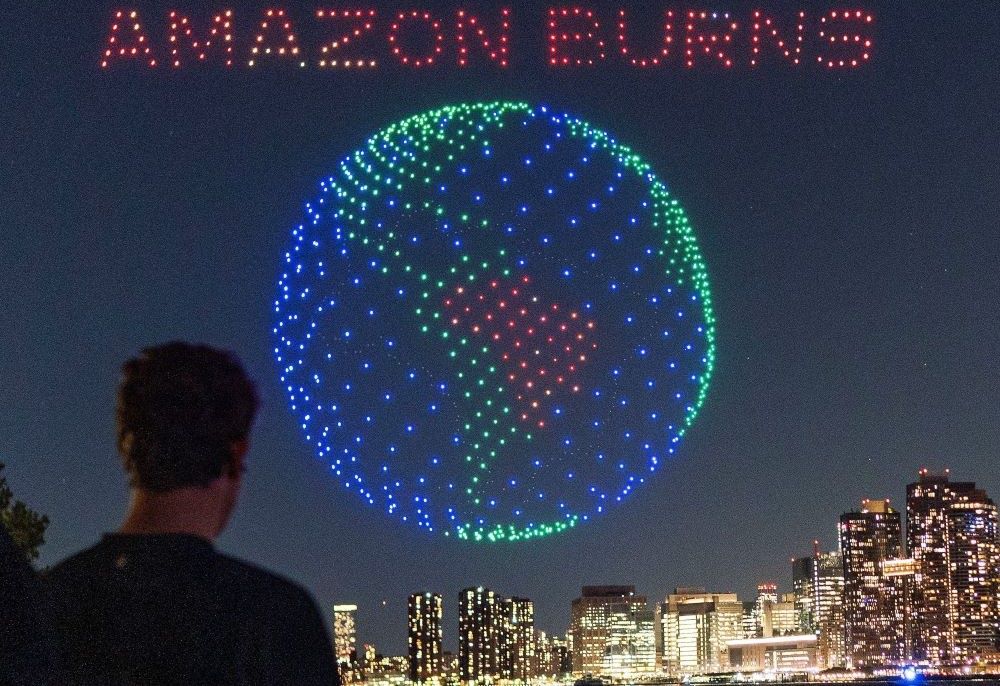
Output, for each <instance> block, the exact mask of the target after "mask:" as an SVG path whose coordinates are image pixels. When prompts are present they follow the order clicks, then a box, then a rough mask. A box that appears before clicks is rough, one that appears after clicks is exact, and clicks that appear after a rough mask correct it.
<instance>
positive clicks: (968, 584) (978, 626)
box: [948, 490, 1000, 663]
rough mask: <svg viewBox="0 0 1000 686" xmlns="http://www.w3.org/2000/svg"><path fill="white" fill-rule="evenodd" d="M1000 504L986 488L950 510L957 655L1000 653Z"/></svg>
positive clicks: (962, 659) (951, 598) (969, 659)
mask: <svg viewBox="0 0 1000 686" xmlns="http://www.w3.org/2000/svg"><path fill="white" fill-rule="evenodd" d="M997 520H998V517H997V506H996V505H995V504H994V503H993V501H992V500H990V499H989V498H988V497H987V496H986V493H985V492H984V491H981V490H976V491H973V492H972V493H969V494H968V495H967V496H965V497H962V498H959V499H956V500H955V502H953V503H952V504H951V510H950V512H949V513H948V528H949V534H950V535H949V538H948V558H949V567H950V569H949V572H950V576H951V589H950V593H949V597H948V607H949V610H950V615H951V617H952V618H953V627H954V652H953V659H955V660H957V661H959V662H964V663H968V662H974V661H976V660H977V659H980V658H983V657H986V656H987V655H989V656H991V657H992V658H993V659H996V658H997V657H1000V550H998V543H1000V541H998V537H997V533H998V531H1000V524H998V521H997Z"/></svg>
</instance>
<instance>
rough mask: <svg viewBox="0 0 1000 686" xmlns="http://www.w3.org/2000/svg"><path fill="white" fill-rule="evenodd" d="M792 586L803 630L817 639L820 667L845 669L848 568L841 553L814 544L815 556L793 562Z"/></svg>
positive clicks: (816, 543)
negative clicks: (845, 603) (845, 566)
mask: <svg viewBox="0 0 1000 686" xmlns="http://www.w3.org/2000/svg"><path fill="white" fill-rule="evenodd" d="M792 583H793V585H794V587H795V603H796V608H797V610H798V617H799V626H800V630H801V631H802V632H803V633H813V634H816V636H817V643H816V651H817V662H818V664H819V665H820V666H821V667H823V668H825V669H829V668H832V667H843V666H844V665H845V664H846V655H845V649H844V609H843V598H844V566H843V560H842V559H841V556H840V551H833V552H829V553H821V552H820V551H819V544H818V542H813V554H812V556H811V557H800V558H798V559H796V560H794V561H793V562H792Z"/></svg>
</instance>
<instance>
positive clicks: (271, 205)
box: [0, 0, 1000, 653]
mask: <svg viewBox="0 0 1000 686" xmlns="http://www.w3.org/2000/svg"><path fill="white" fill-rule="evenodd" d="M73 4H75V5H77V6H76V7H67V6H64V5H65V3H31V4H30V5H29V4H22V6H19V7H18V8H17V9H16V10H8V11H7V12H5V17H4V21H3V24H2V26H0V93H2V97H3V107H0V151H2V155H3V157H2V173H0V228H2V232H0V254H2V255H3V258H2V259H3V262H4V266H5V268H4V269H3V273H2V275H0V284H2V292H3V294H4V298H5V303H4V307H3V308H2V309H0V323H2V326H0V331H3V344H2V346H0V393H2V395H0V397H2V402H0V461H3V462H6V463H7V472H8V479H9V481H10V483H11V484H12V486H13V488H14V490H15V493H16V495H17V496H18V497H19V498H21V499H23V500H25V501H27V502H28V503H29V504H31V505H32V506H33V507H35V508H37V509H38V510H40V511H42V512H45V513H47V514H48V515H49V516H50V518H51V519H52V524H51V526H50V528H49V531H48V534H47V543H46V545H45V547H44V549H43V553H42V560H41V561H42V563H43V564H52V563H54V562H56V561H58V560H60V559H62V558H63V557H65V556H66V555H68V554H70V553H72V552H74V551H76V550H78V549H80V548H82V547H84V546H87V545H89V544H91V543H92V542H93V541H94V540H95V539H96V538H97V537H98V536H99V535H100V534H101V532H104V531H108V530H112V529H114V528H115V527H116V526H117V523H118V522H119V520H120V517H121V513H122V510H123V507H124V504H125V499H126V490H125V483H124V479H123V477H122V475H121V471H120V468H119V462H118V458H117V456H116V454H115V450H114V439H113V436H114V425H113V404H114V391H115V386H116V384H117V380H118V373H119V367H120V365H121V363H122V361H123V360H125V359H126V358H128V357H130V356H132V355H134V354H135V353H136V352H137V351H138V350H139V349H140V348H141V347H143V346H146V345H149V344H153V343H157V342H162V341H166V340H169V339H174V338H182V339H190V340H198V341H204V342H207V343H211V344H215V345H219V346H224V347H227V348H231V349H233V350H235V351H236V352H237V353H238V354H239V355H240V357H241V358H242V359H243V360H244V362H245V364H246V366H247V367H248V369H249V370H250V371H251V373H252V374H253V376H254V377H255V378H256V379H257V381H258V383H259V387H260V389H261V393H262V396H263V399H264V402H263V408H262V412H261V415H260V417H259V420H258V423H257V426H256V429H255V432H254V435H253V449H252V452H251V456H250V462H249V471H248V475H247V482H246V489H245V493H244V495H243V498H242V501H241V505H240V509H239V510H238V512H237V514H236V517H235V519H234V521H233V523H232V525H231V526H230V528H229V530H228V531H227V532H226V533H225V534H224V536H223V537H222V539H221V540H220V547H221V548H222V549H223V550H225V551H227V552H230V553H232V554H234V555H237V556H241V557H244V558H247V559H249V560H252V561H254V562H257V563H260V564H262V565H265V566H267V567H270V568H273V569H275V570H277V571H279V572H281V573H283V574H285V575H287V576H289V577H291V578H293V579H295V580H297V581H299V582H301V583H303V584H304V585H305V586H307V587H308V588H309V589H310V590H311V591H312V592H313V593H314V595H315V596H316V598H317V600H318V601H319V602H320V604H321V605H322V606H323V607H324V608H325V609H327V611H329V607H330V606H331V605H332V604H333V603H335V602H356V603H357V604H358V605H359V606H360V611H359V639H360V640H361V641H364V642H374V643H376V644H377V646H378V647H379V648H380V650H381V651H383V652H387V653H396V652H401V651H403V650H404V647H405V613H406V609H405V600H406V596H407V594H408V593H410V592H412V591H416V590H432V591H438V592H441V593H443V594H444V597H445V608H446V613H447V615H448V620H447V623H446V631H445V635H446V644H448V645H452V646H453V645H454V643H455V640H454V636H455V633H456V625H457V615H456V610H455V605H456V599H457V594H458V591H459V589H460V588H462V587H464V586H468V585H476V584H486V585H489V586H490V587H492V588H494V589H495V590H497V591H498V592H500V593H503V594H505V595H520V596H527V597H529V598H532V599H534V600H535V602H536V621H537V624H538V626H539V627H540V628H543V629H546V630H552V631H558V632H561V631H563V630H564V629H565V628H566V625H567V624H568V619H569V602H570V600H571V599H572V598H573V597H575V596H576V595H577V594H578V592H579V587H580V586H581V585H583V584H599V583H634V584H635V585H636V586H637V588H638V590H639V591H640V592H642V593H645V594H647V595H648V596H649V597H650V598H661V597H662V596H664V595H665V594H666V593H668V592H670V590H671V589H672V588H674V587H675V586H681V585H703V586H707V587H709V588H711V589H713V590H718V591H729V590H733V591H737V592H739V593H740V594H741V596H743V597H745V598H747V599H749V598H751V597H752V593H753V588H754V587H755V585H756V584H757V583H758V582H759V581H763V580H776V581H778V583H779V584H780V585H781V586H782V587H783V588H784V589H786V590H790V565H789V563H788V560H789V558H790V557H792V556H796V555H801V554H808V552H809V551H810V550H811V542H812V540H813V539H814V538H818V539H819V541H820V543H821V545H822V546H823V547H824V548H832V547H834V546H835V528H834V527H835V523H836V519H837V516H838V515H839V514H840V513H841V512H843V511H846V510H848V509H851V508H853V507H856V506H857V504H858V501H859V500H860V499H861V498H863V497H890V498H892V499H894V500H896V501H897V502H901V501H902V499H903V496H904V484H905V483H907V482H908V481H910V480H913V478H915V476H916V472H917V469H919V468H920V467H922V466H928V467H931V468H943V467H950V468H951V470H952V474H953V475H954V476H955V477H956V478H960V479H966V480H975V481H978V482H979V483H980V484H981V485H982V486H983V487H985V488H986V489H987V491H988V492H990V493H991V494H992V495H993V496H994V497H995V498H996V497H1000V474H998V472H997V469H996V465H997V458H998V454H997V451H998V446H1000V428H998V427H1000V409H998V408H1000V362H998V357H997V352H996V351H997V350H998V348H1000V304H998V303H1000V276H998V274H1000V271H998V269H1000V234H998V232H997V219H998V217H1000V174H998V172H997V169H998V165H1000V116H998V110H997V103H998V102H1000V72H998V69H997V67H998V64H1000V43H998V41H997V36H998V35H1000V8H998V7H997V6H996V5H995V4H994V3H990V2H967V1H960V2H948V3H945V2H936V3H928V2H916V3H905V4H906V9H905V10H901V9H900V8H899V7H898V5H899V3H889V2H875V1H874V0H869V2H868V3H867V5H866V7H867V8H869V9H871V10H872V11H873V12H874V13H875V15H876V17H877V22H876V27H877V28H876V32H875V49H874V51H873V58H872V61H871V63H870V64H868V65H867V66H865V67H863V68H861V69H858V70H856V71H843V72H836V73H831V72H827V71H825V70H822V69H821V68H819V67H817V66H815V65H813V64H811V63H810V64H807V65H805V66H803V67H801V68H799V69H797V70H795V69H792V68H790V67H788V66H787V65H784V64H781V63H779V62H778V61H777V59H775V58H772V59H771V62H770V63H769V64H768V65H767V66H765V67H762V68H760V69H758V70H757V71H751V70H750V69H749V67H748V66H747V63H746V62H747V60H746V57H745V52H743V53H740V54H739V60H740V62H739V64H737V66H736V67H734V69H733V70H732V71H731V72H729V73H723V72H722V71H721V70H719V69H717V68H714V67H710V66H708V65H705V66H704V67H702V68H698V69H695V70H692V71H690V72H685V71H683V70H682V69H681V68H679V67H678V66H677V64H676V63H674V64H673V65H671V66H665V67H661V68H660V69H659V70H652V71H648V72H642V71H639V70H636V69H632V68H631V67H627V66H624V65H622V64H621V63H620V61H618V60H617V59H609V60H608V62H607V64H605V65H603V66H600V67H598V68H596V69H587V68H569V69H562V70H550V69H548V68H547V67H546V66H545V62H544V54H545V53H544V50H545V47H544V45H543V43H542V41H541V39H540V36H541V35H542V31H543V24H544V12H545V7H547V5H545V4H543V3H534V2H533V3H524V4H523V5H521V4H519V5H518V6H517V7H516V8H515V12H514V15H513V22H514V28H513V31H512V37H511V65H510V66H509V67H508V68H507V70H506V71H501V70H499V69H498V68H496V67H494V66H492V65H489V64H486V63H484V62H478V63H477V64H476V65H475V66H472V65H470V67H468V68H467V69H466V70H464V71H459V70H457V69H456V68H454V67H452V66H442V67H440V68H438V67H434V68H432V69H429V70H421V71H420V72H414V71H412V70H408V69H403V68H399V67H393V66H392V59H391V55H390V54H389V53H388V51H387V49H386V48H385V46H384V43H380V44H379V45H378V51H379V52H378V57H379V59H380V61H381V62H382V65H383V66H380V67H378V68H376V69H374V70H370V71H366V72H352V73H344V72H325V71H320V70H318V69H316V68H312V69H307V70H296V69H295V68H291V67H283V66H279V65H265V66H261V67H259V68H255V69H254V70H248V69H246V68H245V67H241V68H236V69H234V70H233V71H232V72H226V71H224V70H222V69H218V68H210V67H209V68H202V69H196V68H191V69H185V70H182V71H179V72H171V71H169V70H168V69H166V68H164V67H163V66H160V67H158V68H157V69H156V70H149V69H146V68H141V67H138V66H135V65H132V66H124V65H122V66H119V67H117V68H114V69H112V70H110V71H106V72H105V71H102V70H101V69H100V68H99V66H98V63H99V59H100V54H101V51H102V50H103V47H104V42H105V40H106V32H107V27H108V24H109V19H110V16H111V12H112V9H115V8H117V7H118V6H117V5H114V4H112V3H103V2H102V3H73ZM222 6H223V5H221V4H220V5H218V7H222ZM231 6H232V7H234V9H235V10H236V11H237V21H236V25H237V34H238V35H237V43H236V46H237V47H236V53H237V55H238V56H239V57H243V56H244V53H245V48H246V42H245V39H246V38H247V34H248V33H249V31H250V30H251V29H250V26H251V25H252V24H251V18H253V19H254V20H256V18H258V17H259V16H260V5H257V4H253V3H243V4H236V3H233V4H232V5H231ZM366 6H367V5H366ZM375 6H377V7H378V8H379V10H380V11H383V12H385V13H388V11H389V10H398V9H399V8H401V7H404V5H401V4H399V3H393V4H391V5H390V4H382V5H375ZM458 6H459V4H457V3H447V4H446V3H437V2H434V3H423V5H422V7H428V8H430V9H432V10H435V11H438V12H439V13H440V14H441V16H442V17H443V18H449V19H450V17H451V16H452V12H453V11H454V10H455V9H456V8H457V7H458ZM466 6H468V7H473V5H471V4H470V5H466ZM625 6H627V7H630V9H631V11H632V12H633V13H635V14H641V12H652V10H651V9H649V8H641V7H639V4H638V3H634V4H633V5H631V6H630V5H625ZM657 6H660V5H657ZM671 6H674V7H678V8H681V7H683V8H685V9H686V8H687V6H686V5H677V4H676V3H671ZM763 6H764V7H768V8H776V9H782V8H783V9H784V10H786V11H787V10H790V9H798V8H800V7H801V8H802V9H805V10H806V11H807V12H809V13H812V14H818V13H819V12H821V11H823V10H826V9H828V5H826V4H824V3H819V2H815V1H814V0H809V2H806V0H803V2H801V3H800V4H794V3H792V4H789V3H777V2H772V3H763ZM123 7H124V5H123ZM136 7H137V8H138V9H139V10H140V12H141V15H142V17H143V19H144V23H145V24H146V27H147V28H148V32H149V34H150V36H151V37H153V38H154V39H155V40H156V41H157V43H156V45H162V36H163V34H164V33H165V27H164V22H163V16H164V15H165V14H166V10H168V9H172V8H174V6H173V5H171V6H168V5H167V4H165V3H161V2H157V1H149V2H143V3H141V4H137V5H136ZM284 7H286V8H287V9H288V11H289V12H290V14H291V16H292V17H293V18H294V19H296V20H298V21H300V23H301V24H302V26H303V29H302V33H303V34H304V36H305V34H308V33H309V31H311V30H315V27H313V29H308V28H307V27H308V26H309V25H310V21H309V17H310V13H311V11H312V10H313V9H315V7H316V5H309V4H298V3H296V4H292V3H286V4H285V5H284ZM405 7H407V8H409V7H410V5H405ZM618 7H619V5H618V4H607V5H606V6H605V7H604V9H603V10H602V12H604V15H605V16H607V17H611V16H613V14H614V12H616V10H617V8H618ZM663 7H666V5H663ZM754 7H755V6H751V5H749V4H747V3H743V2H729V3H725V7H723V5H722V4H719V6H718V8H717V9H720V10H721V9H727V10H730V11H731V12H733V14H734V18H735V19H736V20H737V21H738V22H739V23H740V26H741V30H745V29H746V24H747V17H748V16H749V13H750V10H751V9H753V8H754ZM212 8H213V9H215V6H214V5H213V6H212ZM708 9H711V8H708ZM195 16H197V17H198V18H199V20H200V19H201V18H202V16H201V15H198V14H196V15H195ZM609 23H610V22H609V21H607V20H605V24H609ZM647 23H648V22H647ZM447 24H450V20H449V21H448V22H446V25H447ZM449 30H450V29H449ZM379 35H380V36H383V37H384V35H385V33H384V32H380V33H379ZM643 35H644V34H643ZM640 38H641V36H640ZM736 45H737V48H738V49H742V50H744V51H745V50H746V45H747V43H746V37H745V35H744V36H742V40H740V41H738V42H737V44H736ZM612 47H614V46H613V45H612ZM453 51H454V42H453V41H452V40H451V39H450V37H449V40H448V42H447V43H446V45H445V53H444V57H443V58H442V59H443V61H444V62H446V63H450V62H451V61H453V60H454V52H453ZM814 51H815V45H810V44H809V43H808V42H807V44H806V54H807V55H809V56H811V55H814V54H815V52H814ZM811 59H814V58H811ZM496 99H516V100H525V101H529V102H533V103H544V104H548V105H551V106H552V107H554V108H557V109H565V110H568V111H571V112H573V113H574V114H577V115H579V116H581V117H583V118H585V119H587V120H588V121H590V122H591V123H593V124H594V125H596V126H598V127H601V128H604V129H606V130H609V131H611V132H613V133H614V134H615V135H616V136H617V138H618V139H619V140H620V141H622V142H624V143H627V144H629V145H630V146H632V147H633V148H634V149H635V150H636V151H637V152H639V153H640V154H641V155H642V156H643V157H644V158H645V159H646V160H648V161H649V162H651V164H652V165H653V167H654V168H655V169H656V170H657V171H658V173H659V174H660V176H661V178H663V179H664V180H665V181H666V183H667V184H668V185H669V187H670V189H671V192H672V193H673V194H674V195H675V196H676V197H677V198H678V199H679V200H680V201H681V203H682V204H683V206H684V208H685V210H686V212H687V214H688V217H689V219H690V221H691V223H692V225H693V226H694V229H695V231H696V234H697V236H698V238H699V241H700V245H701V249H702V253H703V256H704V258H705V262H706V264H707V265H708V270H709V274H710V277H711V281H712V293H713V297H714V305H715V314H716V317H717V339H716V342H717V358H716V367H715V375H714V378H713V380H712V386H711V389H710V392H709V396H708V399H707V402H706V403H705V406H704V407H703V408H702V410H701V413H700V415H699V417H698V420H697V421H696V422H695V424H694V426H693V428H692V430H691V431H690V432H689V433H688V435H687V436H686V437H685V441H684V444H683V446H682V449H681V450H680V453H679V455H678V456H677V457H675V458H672V460H671V461H670V462H669V463H668V464H666V465H665V466H664V467H663V468H662V469H661V470H660V471H658V472H657V474H656V475H655V476H654V478H653V479H652V480H651V481H650V482H649V483H647V484H646V485H645V486H643V487H642V488H641V489H640V491H639V492H638V493H637V494H636V495H634V496H633V497H631V498H630V501H629V502H628V503H627V504H626V505H624V506H622V507H620V508H618V509H616V510H615V511H613V512H611V513H609V514H607V515H606V516H604V517H602V518H600V519H598V520H596V521H592V522H590V523H588V524H586V525H584V526H580V527H577V528H576V529H574V530H572V531H570V532H567V533H562V534H559V535H557V536H554V537H550V538H547V539H545V540H540V541H532V542H528V543H516V544H497V545H483V544H479V545H476V544H471V543H462V542H458V541H455V540H448V539H445V538H443V537H440V536H437V535H428V534H426V533H425V532H423V531H420V530H418V529H417V528H416V527H413V526H409V525H405V524H402V523H400V522H398V521H397V520H396V519H395V518H392V517H389V516H387V515H386V514H385V512H384V511H383V510H382V509H380V508H374V507H369V506H367V505H364V504H363V503H362V502H361V500H360V499H359V498H358V496H357V494H355V493H350V492H348V491H346V490H344V488H343V487H342V486H341V485H339V484H338V483H336V481H335V480H334V479H332V478H330V475H329V469H328V467H326V466H325V465H324V464H322V463H321V462H319V461H317V460H315V459H314V458H313V457H312V452H311V450H310V448H309V447H308V446H307V445H306V444H305V443H304V442H303V441H302V438H301V436H300V432H299V430H298V427H297V426H296V423H295V420H294V418H293V416H292V415H291V414H289V412H288V411H287V409H286V398H285V397H284V394H283V393H282V390H281V389H280V387H279V385H278V381H277V369H276V365H275V362H274V359H273V356H272V353H271V347H272V339H271V336H270V334H269V332H270V328H271V326H272V324H273V314H272V311H271V303H272V301H273V298H274V295H275V292H276V284H277V279H278V276H279V274H280V264H279V258H280V255H281V253H282V250H283V246H284V245H285V244H286V242H287V238H288V234H289V231H290V229H291V228H292V227H293V226H294V225H295V224H297V223H298V222H299V221H301V218H302V216H303V203H304V202H305V201H306V200H309V199H311V198H313V197H315V195H316V191H317V181H318V179H320V178H322V177H324V176H325V175H328V174H329V173H330V172H331V171H332V170H333V168H334V166H335V165H336V163H337V161H338V160H339V159H340V158H341V157H342V156H343V155H345V154H346V153H348V152H350V151H352V150H354V149H355V148H357V147H358V146H359V145H360V144H361V143H362V142H363V140H364V139H365V137H366V136H367V135H369V134H370V133H372V132H373V131H375V130H377V129H378V128H381V127H383V126H385V125H387V124H389V123H391V122H393V121H395V120H397V119H400V118H401V117H403V116H406V115H408V114H412V113H415V112H418V111H421V110H425V109H429V108H432V107H438V106H442V105H445V104H449V103H454V102H461V101H473V100H496ZM383 601H385V604H384V605H383Z"/></svg>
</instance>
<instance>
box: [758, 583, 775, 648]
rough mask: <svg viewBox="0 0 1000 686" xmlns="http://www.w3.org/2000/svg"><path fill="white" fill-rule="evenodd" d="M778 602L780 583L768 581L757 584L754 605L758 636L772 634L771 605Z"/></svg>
mask: <svg viewBox="0 0 1000 686" xmlns="http://www.w3.org/2000/svg"><path fill="white" fill-rule="evenodd" d="M776 602H778V584H776V583H774V582H773V581H768V582H765V583H762V584H758V585H757V598H756V599H755V600H754V605H753V623H754V634H755V636H757V637H758V638H761V637H764V636H771V635H772V628H771V626H770V621H771V612H770V607H771V606H772V605H773V604H774V603H776Z"/></svg>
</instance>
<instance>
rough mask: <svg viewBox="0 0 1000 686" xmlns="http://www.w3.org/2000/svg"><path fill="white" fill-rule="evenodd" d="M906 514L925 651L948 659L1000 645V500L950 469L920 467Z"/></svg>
mask: <svg viewBox="0 0 1000 686" xmlns="http://www.w3.org/2000/svg"><path fill="white" fill-rule="evenodd" d="M906 513H907V528H906V538H907V542H908V544H909V548H910V554H911V555H912V556H913V558H914V560H915V561H916V563H917V575H918V583H919V586H920V588H921V597H920V602H919V606H918V608H917V617H916V623H917V628H918V648H919V651H920V653H921V654H922V656H925V657H926V658H927V659H928V660H930V661H931V662H934V663H946V662H963V661H970V660H974V659H975V658H976V657H977V656H979V655H982V654H983V653H985V652H988V651H990V650H992V649H995V645H996V642H997V640H998V638H1000V637H998V636H997V633H998V628H997V626H998V623H1000V617H998V609H997V601H996V598H997V596H998V593H1000V589H998V588H997V585H998V581H997V576H998V572H997V568H998V566H1000V559H998V551H997V529H998V523H997V508H996V505H994V503H993V502H992V501H991V500H990V499H989V498H988V497H987V495H986V493H985V492H984V491H982V490H979V489H977V488H976V485H975V484H974V483H971V482H952V481H950V480H949V474H948V471H947V470H945V472H944V473H943V474H932V473H930V472H928V471H927V470H926V469H921V470H920V472H919V475H918V478H917V481H916V482H915V483H911V484H909V485H908V486H907V487H906ZM991 597H992V598H993V599H994V600H993V601H992V602H991V601H990V600H989V599H990V598H991Z"/></svg>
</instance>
